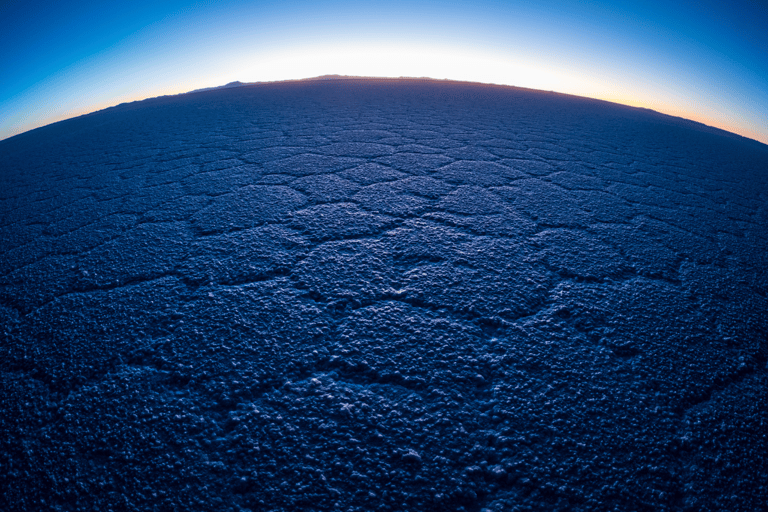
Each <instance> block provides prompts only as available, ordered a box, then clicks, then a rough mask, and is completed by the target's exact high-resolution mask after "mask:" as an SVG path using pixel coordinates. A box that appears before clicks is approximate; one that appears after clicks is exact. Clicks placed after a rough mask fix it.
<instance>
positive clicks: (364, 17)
mask: <svg viewBox="0 0 768 512" xmlns="http://www.w3.org/2000/svg"><path fill="white" fill-rule="evenodd" d="M42 4H46V2H42ZM684 4H685V2H684ZM53 5H54V4H51V5H42V6H41V5H34V3H33V4H29V3H24V4H21V3H16V4H14V3H11V4H10V7H8V6H4V7H2V8H0V19H6V21H5V22H3V21H0V32H3V29H7V30H6V31H5V32H4V33H5V34H6V35H5V36H0V44H2V46H0V47H1V48H2V49H3V50H2V53H0V75H2V76H4V77H11V78H10V79H4V80H2V81H0V139H4V138H7V137H10V136H12V135H14V134H17V133H22V132H24V131H27V130H30V129H33V128H35V127H38V126H43V125H46V124H49V123H52V122H56V121H59V120H63V119H67V118H71V117H75V116H78V115H82V114H86V113H89V112H93V111H96V110H101V109H103V108H106V107H108V106H112V105H116V104H119V103H124V102H129V101H136V100H141V99H145V98H149V97H155V96H161V95H167V94H179V93H183V92H187V91H190V90H194V89H199V88H204V87H214V86H219V85H224V84H226V83H228V82H232V81H236V80H239V81H241V82H246V83H247V82H267V81H280V80H291V79H302V78H310V77H315V76H321V75H333V74H337V75H350V76H368V77H405V76H407V77H428V78H435V79H451V80H462V81H471V82H482V83H494V84H500V85H511V86H517V87H526V88H531V89H541V90H547V91H555V92H560V93H566V94H573V95H578V96H586V97H591V98H597V99H603V100H608V101H614V102H616V103H622V104H626V105H631V106H637V107H644V108H650V109H653V110H656V111H658V112H662V113H665V114H670V115H675V116H679V117H684V118H687V119H692V120H694V121H698V122H702V123H704V124H707V125H710V126H715V127H718V128H723V129H725V130H728V131H731V132H735V133H738V134H741V135H744V136H746V137H749V138H753V139H756V140H759V141H761V142H763V143H766V144H768V121H766V120H768V57H767V56H768V35H766V34H762V31H761V27H764V26H768V8H764V7H761V6H760V5H759V4H758V3H756V2H750V1H746V2H743V5H741V6H735V7H734V4H733V3H731V4H728V6H726V5H725V4H718V3H715V2H707V1H704V2H698V3H696V4H693V3H691V4H690V5H682V6H668V5H666V4H663V3H661V2H657V3H655V5H651V4H648V3H647V2H644V3H643V2H622V3H618V2H617V3H611V2H598V1H592V2H589V1H587V2H583V1H582V2H577V1H570V2H569V1H565V2H543V3H540V4H538V5H537V6H535V7H531V6H530V5H528V4H525V3H523V2H504V3H502V2H487V1H486V2H481V3H478V2H473V3H468V2H461V1H460V2H453V3H451V4H442V3H437V2H390V3H388V4H387V6H384V5H380V4H378V3H373V2H363V3H354V4H352V3H349V2H346V1H336V2H330V3H325V4H323V5H318V4H316V3H314V4H313V3H309V2H289V3H280V4H271V3H267V2H244V1H231V2H226V3H223V4H213V3H206V2H196V3H189V2H186V3H185V2H176V3H175V4H168V5H167V7H165V8H164V9H160V8H157V7H153V6H152V4H149V3H147V4H144V3H141V2H139V3H138V4H136V5H138V6H139V7H136V6H135V5H134V4H130V6H129V5H128V4H126V5H120V6H118V7H117V8H111V9H115V10H114V12H115V14H113V15H111V16H112V17H109V16H108V15H107V14H106V12H107V11H105V10H104V9H105V7H103V6H100V4H96V3H93V4H92V5H88V4H86V5H85V6H84V7H79V8H78V9H79V10H76V11H74V13H72V12H69V11H61V10H59V11H56V9H53V8H52V6H53ZM78 5H80V4H78ZM648 5H651V7H647V6H648ZM729 6H730V7H729ZM742 7H743V8H744V9H745V11H744V12H743V13H738V12H735V11H736V10H737V9H740V8H742ZM45 8H52V9H53V10H52V11H51V12H50V14H49V15H47V16H46V15H41V16H40V17H38V18H35V17H34V16H33V17H25V15H26V14H28V11H27V9H36V12H45V11H44V9H45ZM30 12H31V11H30ZM109 12H113V11H109ZM4 14H5V15H6V16H5V17H4V16H3V15H4ZM760 16H763V17H762V18H760ZM102 18H103V20H102ZM27 19H28V20H31V21H29V22H28V23H27V26H26V27H25V26H24V25H23V20H27ZM94 20H96V21H98V20H102V22H101V25H99V24H96V25H93V23H95V21H94ZM763 21H766V25H762V23H763ZM6 25H8V26H7V27H6ZM68 34H76V35H74V36H72V37H71V39H72V41H70V42H68V41H67V40H66V36H67V35H68Z"/></svg>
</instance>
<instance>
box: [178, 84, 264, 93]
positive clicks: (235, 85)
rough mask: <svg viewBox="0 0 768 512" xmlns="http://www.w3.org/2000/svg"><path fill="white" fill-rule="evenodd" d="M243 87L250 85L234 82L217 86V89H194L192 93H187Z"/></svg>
mask: <svg viewBox="0 0 768 512" xmlns="http://www.w3.org/2000/svg"><path fill="white" fill-rule="evenodd" d="M244 85H250V84H244V83H243V82H240V81H235V82H229V83H228V84H227V85H219V86H217V87H204V88H203V89H195V90H194V91H189V92H203V91H213V90H216V89H231V88H233V87H242V86H244Z"/></svg>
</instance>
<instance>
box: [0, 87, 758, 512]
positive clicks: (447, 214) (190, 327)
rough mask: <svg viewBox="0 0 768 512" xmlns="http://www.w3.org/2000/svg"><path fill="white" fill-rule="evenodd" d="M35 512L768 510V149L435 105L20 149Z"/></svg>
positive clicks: (239, 103) (522, 110)
mask: <svg viewBox="0 0 768 512" xmlns="http://www.w3.org/2000/svg"><path fill="white" fill-rule="evenodd" d="M0 244H2V245H0V254H1V256H0V336H1V337H2V342H1V343H0V379H2V384H0V413H1V414H0V432H1V433H2V435H0V474H2V475H4V477H3V478H0V508H2V509H3V510H9V511H11V510H149V509H156V510H232V511H246V510H252V511H256V510H467V511H480V510H492V511H496V510H498V511H501V510H505V511H507V510H697V511H700V510H730V511H739V510H760V509H761V507H765V503H766V500H768V463H767V462H766V458H765V454H766V453H768V439H767V438H766V434H765V432H766V431H768V417H767V416H768V400H767V398H766V397H767V395H766V389H767V387H766V385H767V384H768V368H767V366H766V365H767V363H768V327H767V326H768V297H767V296H766V293H768V270H767V269H768V147H766V146H765V145H762V144H759V143H757V142H754V141H751V140H748V139H744V138H741V137H738V136H735V135H732V134H727V133H725V132H721V131H719V130H715V129H711V128H707V127H704V126H703V125H698V124H696V123H692V122H688V121H684V120H681V119H675V118H671V117H667V116H663V115H660V114H657V113H654V112H651V111H647V110H641V109H634V108H629V107H623V106H619V105H615V104H610V103H605V102H600V101H595V100H588V99H584V98H577V97H569V96H563V95H557V94H552V93H545V92H540V91H531V90H524V89H515V88H509V87H496V86H484V85H478V84H466V83H456V82H437V81H428V80H371V79H368V80H364V79H360V80H353V79H350V80H330V81H305V82H292V83H277V84H258V85H250V86H240V87H236V88H229V89H218V90H209V91H202V92H196V93H191V94H187V95H180V96H174V97H163V98H156V99H151V100H146V101H143V102H138V103H132V104H126V105H120V106H118V107H114V108H111V109H107V110H104V111H101V112H98V113H94V114H91V115H88V116H83V117H80V118H77V119H73V120H69V121H64V122H61V123H57V124H54V125H50V126H48V127H44V128H40V129H37V130H34V131H32V132H28V133H26V134H22V135H19V136H17V137H13V138H11V139H8V140H5V141H2V142H0Z"/></svg>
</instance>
